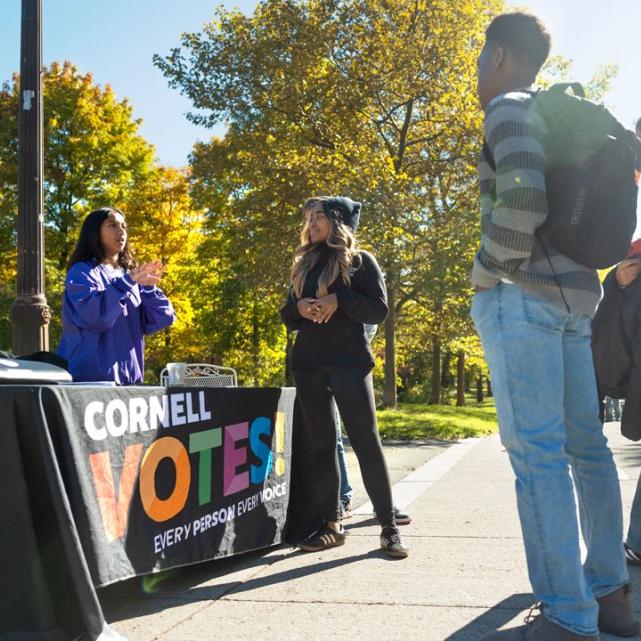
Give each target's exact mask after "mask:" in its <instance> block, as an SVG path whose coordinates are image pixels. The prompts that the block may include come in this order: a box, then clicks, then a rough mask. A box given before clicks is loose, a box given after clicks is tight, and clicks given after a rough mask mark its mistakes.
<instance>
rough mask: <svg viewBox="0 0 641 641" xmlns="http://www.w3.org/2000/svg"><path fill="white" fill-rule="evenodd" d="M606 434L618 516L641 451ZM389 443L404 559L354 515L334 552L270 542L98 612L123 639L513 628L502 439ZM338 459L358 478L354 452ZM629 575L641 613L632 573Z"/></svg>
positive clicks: (516, 557) (172, 575)
mask: <svg viewBox="0 0 641 641" xmlns="http://www.w3.org/2000/svg"><path fill="white" fill-rule="evenodd" d="M607 433H608V436H609V437H610V438H611V444H612V446H613V450H614V452H615V457H616V460H617V464H618V466H619V470H620V477H621V487H622V491H623V498H624V510H625V515H626V521H627V515H628V512H629V506H630V503H631V501H632V497H633V495H634V490H635V487H636V479H637V477H638V474H639V467H640V466H641V446H637V445H635V444H632V443H630V442H629V441H626V440H625V439H623V438H622V437H621V436H620V435H619V434H618V424H609V425H608V426H607ZM386 449H387V450H388V452H387V456H388V460H389V462H390V469H391V474H392V477H393V482H394V483H396V485H395V499H396V502H397V504H398V505H399V506H401V507H407V508H408V510H409V511H410V513H411V515H412V518H413V523H412V524H411V525H409V526H406V527H403V528H402V533H403V534H404V536H405V540H406V541H407V542H408V543H409V545H410V546H411V554H410V557H409V558H408V559H406V560H390V559H387V558H386V557H385V556H384V555H383V554H382V553H381V552H380V550H379V549H378V532H379V528H378V526H377V524H376V523H375V522H374V520H373V519H371V518H370V517H369V516H367V515H357V516H355V517H353V518H352V519H351V520H349V521H347V522H346V524H347V527H348V529H349V532H350V536H349V538H348V541H347V543H346V544H345V545H344V546H342V547H340V548H334V549H332V550H327V551H325V552H322V553H318V554H316V553H310V554H305V553H302V552H299V551H296V550H293V549H291V548H280V549H276V550H273V551H271V552H269V553H266V554H265V553H263V554H251V555H244V556H242V557H234V558H232V559H227V560H223V561H215V562H211V563H203V564H200V565H197V566H193V567H191V568H185V569H181V570H179V571H175V572H167V573H164V574H161V575H155V576H152V577H148V578H147V579H146V580H145V582H144V590H143V583H142V582H141V581H140V580H131V581H126V582H123V583H120V584H116V585H114V586H110V587H109V588H105V589H103V590H101V591H100V597H101V601H102V603H103V607H104V609H105V613H106V615H107V619H108V621H109V622H110V623H111V625H112V627H113V628H114V629H115V630H117V631H119V632H121V633H122V634H124V635H125V636H126V637H127V638H129V639H130V640H131V641H139V640H140V641H147V640H152V639H153V640H155V639H158V640H162V641H203V640H209V639H212V640H213V639H225V641H235V640H241V639H242V640H243V641H247V640H249V641H254V640H255V641H264V640H265V639H269V638H274V639H278V640H279V641H294V640H296V641H298V640H305V641H315V640H319V641H320V640H325V639H329V638H333V637H338V638H340V639H341V640H342V641H350V640H356V639H359V640H360V639H368V641H378V640H379V639H380V640H381V641H382V640H385V641H395V640H401V639H402V640H403V641H414V640H417V641H418V640H419V639H420V641H476V640H477V639H479V638H480V637H481V636H482V635H483V634H485V633H486V632H488V631H491V630H494V629H496V628H497V627H500V626H503V625H505V624H507V623H509V622H510V621H511V620H512V619H514V623H519V622H520V621H521V620H522V618H523V616H524V615H525V613H526V612H527V610H528V609H529V607H530V606H531V605H532V601H533V599H532V595H531V593H530V586H529V582H528V579H527V572H526V567H525V557H524V552H523V544H522V541H521V534H520V527H519V523H518V518H517V514H516V505H515V498H514V488H513V475H512V471H511V469H510V467H509V463H508V460H507V455H506V454H505V452H504V451H503V449H502V447H501V445H500V443H499V440H498V437H496V436H492V437H488V438H485V439H482V440H479V441H468V442H465V441H464V442H462V443H460V444H456V445H452V446H451V447H447V444H441V443H438V442H436V443H423V444H417V445H415V446H408V445H402V444H396V445H393V444H392V445H390V444H388V445H387V446H386ZM348 460H349V462H350V467H351V468H352V478H353V479H354V480H356V479H359V478H360V477H359V475H358V472H357V471H356V470H355V469H353V468H354V459H353V456H352V455H351V454H350V455H349V458H348ZM360 499H364V494H363V493H362V486H361V485H360V483H359V487H357V488H356V492H355V502H356V504H358V503H359V502H360ZM410 501H411V502H410ZM631 576H632V581H633V582H634V583H635V584H636V593H635V601H636V606H637V611H638V612H639V613H640V614H641V571H639V570H638V569H634V568H633V569H632V570H631ZM602 638H603V639H604V641H610V639H614V637H607V636H603V637H602Z"/></svg>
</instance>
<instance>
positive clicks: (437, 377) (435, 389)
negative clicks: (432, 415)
mask: <svg viewBox="0 0 641 641" xmlns="http://www.w3.org/2000/svg"><path fill="white" fill-rule="evenodd" d="M441 390H442V388H441V341H440V339H439V337H438V336H435V335H432V393H431V395H430V400H429V404H430V405H437V404H438V403H439V402H440V401H441Z"/></svg>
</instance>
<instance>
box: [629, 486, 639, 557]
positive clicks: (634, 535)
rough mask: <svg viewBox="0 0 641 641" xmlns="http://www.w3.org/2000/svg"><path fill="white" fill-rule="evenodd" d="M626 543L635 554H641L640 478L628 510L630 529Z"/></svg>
mask: <svg viewBox="0 0 641 641" xmlns="http://www.w3.org/2000/svg"><path fill="white" fill-rule="evenodd" d="M626 543H627V544H628V545H629V546H630V547H631V548H632V549H634V550H636V551H637V552H641V477H639V481H638V482H637V490H636V492H635V493H634V500H633V501H632V509H631V510H630V527H629V528H628V537H627V538H626Z"/></svg>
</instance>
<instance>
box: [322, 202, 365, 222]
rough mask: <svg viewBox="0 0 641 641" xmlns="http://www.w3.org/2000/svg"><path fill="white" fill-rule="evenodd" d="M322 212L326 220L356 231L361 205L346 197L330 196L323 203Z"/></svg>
mask: <svg viewBox="0 0 641 641" xmlns="http://www.w3.org/2000/svg"><path fill="white" fill-rule="evenodd" d="M323 211H324V212H325V215H326V216H327V217H328V218H332V219H333V220H338V221H339V222H341V223H343V224H345V225H347V226H348V227H351V228H352V231H356V229H357V228H358V220H359V218H360V217H361V204H360V203H357V202H355V201H353V200H352V199H351V198H347V196H332V197H331V198H328V199H327V200H324V201H323Z"/></svg>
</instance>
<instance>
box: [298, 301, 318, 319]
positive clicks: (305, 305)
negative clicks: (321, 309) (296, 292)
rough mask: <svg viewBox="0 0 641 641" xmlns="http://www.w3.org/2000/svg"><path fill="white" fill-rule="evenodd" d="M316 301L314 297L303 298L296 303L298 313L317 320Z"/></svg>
mask: <svg viewBox="0 0 641 641" xmlns="http://www.w3.org/2000/svg"><path fill="white" fill-rule="evenodd" d="M315 302H316V301H315V299H313V298H301V299H300V300H299V301H298V303H296V307H297V308H298V313H299V314H300V315H301V316H302V317H303V318H306V319H307V320H311V321H316V308H315V307H314V304H315Z"/></svg>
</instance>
